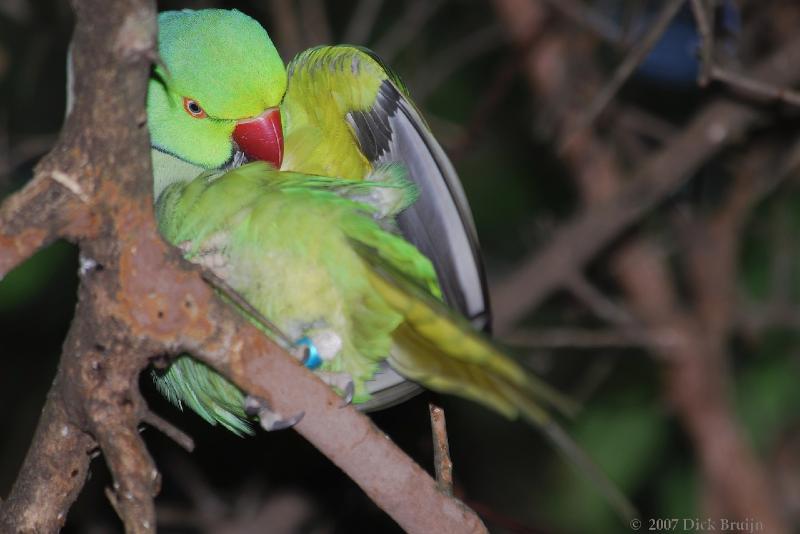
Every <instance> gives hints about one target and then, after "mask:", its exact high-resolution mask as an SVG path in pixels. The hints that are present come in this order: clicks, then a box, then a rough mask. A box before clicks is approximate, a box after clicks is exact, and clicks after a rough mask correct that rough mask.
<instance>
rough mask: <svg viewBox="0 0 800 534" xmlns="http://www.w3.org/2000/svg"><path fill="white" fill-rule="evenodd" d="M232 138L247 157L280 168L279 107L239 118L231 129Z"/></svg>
mask: <svg viewBox="0 0 800 534" xmlns="http://www.w3.org/2000/svg"><path fill="white" fill-rule="evenodd" d="M233 140H234V141H235V142H236V144H237V145H239V149H240V150H241V151H242V152H244V154H245V156H247V159H249V160H251V161H252V160H261V161H266V162H269V163H271V164H272V165H274V166H275V168H276V169H280V168H281V162H283V127H282V125H281V111H280V109H278V108H269V109H268V110H266V111H264V113H262V114H261V115H259V116H258V117H253V118H252V119H242V120H240V121H239V122H237V123H236V128H235V129H234V130H233Z"/></svg>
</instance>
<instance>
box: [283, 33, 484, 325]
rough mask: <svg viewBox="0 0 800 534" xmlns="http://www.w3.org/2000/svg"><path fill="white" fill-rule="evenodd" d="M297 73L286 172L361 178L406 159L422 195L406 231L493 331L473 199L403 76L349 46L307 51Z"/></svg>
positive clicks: (468, 311) (461, 306)
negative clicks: (374, 169)
mask: <svg viewBox="0 0 800 534" xmlns="http://www.w3.org/2000/svg"><path fill="white" fill-rule="evenodd" d="M288 70H289V85H288V89H287V93H286V96H285V98H284V102H283V105H282V111H283V113H284V117H285V129H286V158H287V159H286V161H285V162H284V166H283V168H284V169H289V170H296V171H300V172H306V173H311V174H322V175H326V176H338V177H344V178H350V179H356V180H358V179H362V178H364V177H365V176H366V175H367V174H368V173H369V172H370V171H371V170H372V169H373V168H374V167H375V166H376V165H380V164H385V163H401V164H402V165H403V167H404V168H405V169H406V170H407V172H408V179H409V180H410V181H411V182H412V183H414V184H415V185H416V186H417V188H418V189H419V191H420V198H419V200H418V201H417V202H416V203H414V205H412V206H411V207H410V208H409V209H407V210H406V211H405V212H403V213H402V214H401V215H400V216H399V217H398V224H399V227H400V230H401V232H402V233H403V235H404V236H405V237H406V239H408V240H409V241H410V242H412V243H413V244H414V245H415V246H417V248H418V249H419V250H420V251H421V252H422V253H423V254H425V255H426V256H427V257H428V258H430V259H431V261H432V262H433V264H434V266H435V268H436V272H437V273H438V275H439V283H440V285H441V287H442V292H443V294H444V298H445V301H446V302H447V303H448V304H450V305H451V306H452V307H453V308H454V309H456V310H458V311H460V312H461V313H462V314H463V315H464V316H466V317H467V318H469V319H470V320H471V321H472V323H473V324H474V325H475V326H477V327H478V328H484V327H486V326H487V325H488V322H489V304H488V296H487V295H488V292H487V288H486V281H485V276H484V272H483V266H482V264H481V259H480V251H479V246H478V239H477V234H476V231H475V225H474V223H473V221H472V216H471V213H470V209H469V206H468V204H467V200H466V196H465V195H464V192H463V189H462V187H461V183H460V182H459V179H458V176H457V175H456V172H455V170H454V168H453V166H452V164H451V163H450V161H449V159H448V158H447V156H446V154H445V153H444V151H443V150H442V148H441V147H440V146H439V143H437V142H436V139H435V138H434V137H433V135H432V134H431V132H430V130H429V128H428V126H427V125H426V124H425V121H424V120H423V118H422V116H421V114H420V113H419V111H418V110H417V108H416V107H415V106H414V104H413V102H412V101H411V99H410V96H409V94H408V91H407V90H406V88H405V86H404V85H403V84H402V82H401V81H400V78H399V77H398V76H397V75H396V74H395V73H394V72H393V71H391V70H390V69H389V68H388V67H386V65H384V64H383V62H382V61H381V60H380V59H379V58H378V57H377V56H376V55H375V54H374V53H372V52H370V51H369V50H367V49H365V48H359V47H354V46H346V45H342V46H322V47H317V48H311V49H309V50H306V51H304V52H302V53H300V54H299V55H298V56H297V57H295V58H294V60H292V62H291V63H290V64H289V67H288Z"/></svg>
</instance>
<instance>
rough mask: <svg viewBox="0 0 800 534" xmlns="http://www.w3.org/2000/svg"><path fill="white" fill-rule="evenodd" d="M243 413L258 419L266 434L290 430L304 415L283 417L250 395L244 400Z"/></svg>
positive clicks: (259, 399) (267, 404)
mask: <svg viewBox="0 0 800 534" xmlns="http://www.w3.org/2000/svg"><path fill="white" fill-rule="evenodd" d="M244 412H245V413H246V414H247V415H249V416H250V417H258V422H259V424H260V425H261V428H263V429H264V430H266V431H267V432H272V431H273V430H283V429H285V428H291V427H293V426H294V425H296V424H297V423H299V422H300V421H301V420H302V419H303V416H305V414H306V413H305V412H300V413H297V414H295V415H293V416H292V417H283V416H282V415H281V414H280V413H278V412H276V411H274V410H273V409H272V408H270V406H269V403H268V402H267V401H266V399H262V398H261V397H254V396H252V395H248V396H247V397H246V398H245V401H244Z"/></svg>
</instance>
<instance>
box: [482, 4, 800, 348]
mask: <svg viewBox="0 0 800 534" xmlns="http://www.w3.org/2000/svg"><path fill="white" fill-rule="evenodd" d="M495 5H496V6H497V7H498V12H499V13H500V14H501V15H502V16H503V17H504V20H505V22H506V24H507V25H508V27H509V29H510V30H511V36H512V38H513V39H514V41H515V42H517V43H525V42H529V40H530V39H531V36H530V35H528V34H527V32H528V30H527V26H525V25H523V24H520V21H524V20H525V19H526V16H523V15H522V13H525V12H527V11H529V10H532V9H534V7H531V5H530V4H529V3H528V2H526V1H524V0H495ZM535 9H540V8H538V7H536V8H535ZM537 57H538V56H534V55H533V54H529V55H528V60H527V63H528V69H527V73H528V75H529V76H536V73H537V72H538V71H539V69H540V68H541V65H540V64H539V63H538V59H537ZM798 63H800V38H797V37H796V38H794V39H792V40H791V41H789V42H787V43H786V44H785V45H784V46H783V47H781V48H780V49H779V50H778V51H777V52H775V53H774V54H773V55H772V56H770V57H769V58H767V59H766V60H764V61H762V62H761V63H760V64H759V65H757V66H755V67H753V68H752V69H751V70H752V72H753V76H754V77H755V78H757V79H759V80H763V81H765V82H767V83H773V84H776V85H791V84H792V83H795V82H797V81H798V80H800V70H798V69H790V68H786V65H797V64H798ZM534 81H535V80H534ZM762 117H763V115H762V114H761V113H759V112H758V111H757V110H755V109H754V108H753V107H751V106H748V105H746V104H744V103H740V102H735V101H730V100H727V99H718V100H716V101H714V102H712V103H710V104H708V105H707V106H706V107H705V108H704V109H703V110H701V111H700V112H699V113H698V114H697V115H696V116H695V118H694V119H693V120H692V121H691V122H690V123H689V124H688V125H687V126H686V127H685V128H684V129H683V130H682V131H681V132H680V133H679V134H678V135H676V136H675V137H674V138H673V139H672V140H671V141H670V142H669V143H668V144H667V145H665V146H664V147H663V148H662V149H661V150H659V151H658V152H656V153H655V154H653V155H652V156H650V157H649V158H648V159H647V160H646V161H645V162H643V163H642V164H641V166H640V167H639V168H638V169H637V170H636V171H634V172H633V173H632V176H631V178H630V179H628V180H624V185H623V186H622V187H621V188H620V190H619V191H618V193H616V194H615V195H614V196H613V197H610V198H608V199H606V200H604V201H603V202H600V203H597V204H593V205H591V206H587V207H586V208H585V209H584V210H583V211H581V212H580V213H578V214H577V215H576V216H575V217H574V218H573V219H572V220H571V221H568V222H566V223H565V224H563V225H562V226H561V228H559V229H557V230H556V231H555V232H554V235H553V237H552V238H551V240H550V242H549V243H548V244H546V245H545V246H544V247H543V248H541V249H540V250H538V251H536V252H533V253H531V254H530V255H529V256H528V257H527V258H526V259H524V260H522V262H521V264H520V266H519V267H518V268H517V269H516V270H515V271H514V272H512V273H510V274H509V275H508V276H506V277H505V278H504V279H502V281H501V282H500V283H499V284H497V285H496V286H495V287H494V288H493V290H492V300H493V301H494V302H495V307H494V308H495V314H494V317H495V319H494V320H495V325H496V330H497V331H498V332H500V333H502V332H504V331H506V332H507V331H509V329H510V328H511V327H512V325H513V323H514V322H516V321H517V320H519V319H520V318H522V317H523V316H524V315H525V313H527V312H528V311H529V310H531V309H533V308H535V307H536V306H537V305H539V304H540V303H541V302H542V301H543V300H544V299H546V298H547V297H548V296H550V295H551V294H552V293H553V292H555V291H556V290H558V289H559V288H561V287H563V285H564V284H565V283H566V281H567V280H568V279H569V277H570V276H572V274H571V273H574V272H575V271H579V270H581V269H582V267H583V266H584V265H585V264H586V263H587V262H588V261H590V260H591V259H592V258H594V257H595V256H596V255H597V254H598V253H599V252H600V251H602V250H603V249H604V248H605V247H606V246H607V245H608V244H609V243H610V242H611V241H613V240H614V239H615V238H616V237H618V236H619V235H620V234H621V233H622V232H623V231H624V230H625V229H627V228H628V227H630V226H631V225H632V224H635V223H636V222H637V221H638V220H639V219H640V218H641V217H642V216H643V215H644V214H646V213H648V212H649V210H651V209H652V208H653V206H655V205H657V204H659V203H660V202H662V201H663V200H664V199H665V198H667V197H668V196H669V195H670V194H672V193H673V192H674V191H675V190H676V189H677V188H679V187H680V186H681V185H682V184H683V183H685V181H686V180H687V179H689V177H690V176H691V175H692V173H693V172H694V171H696V170H697V169H698V168H699V167H700V166H701V165H702V164H703V163H704V162H705V161H707V160H708V159H709V158H710V157H712V156H713V155H714V154H716V153H718V152H719V151H720V150H721V149H722V148H723V147H724V146H726V145H728V144H729V143H733V142H736V141H737V140H738V139H740V138H741V136H742V135H743V134H744V133H745V132H746V131H747V130H748V129H750V128H752V127H754V126H755V125H756V124H757V123H758V121H759V120H760V119H761V118H762ZM565 124H569V121H568V122H566V123H565ZM580 141H581V140H580V139H577V140H576V141H575V142H573V143H571V144H570V145H571V146H570V148H569V150H570V152H574V153H578V154H581V153H586V152H587V149H586V146H585V143H582V142H580Z"/></svg>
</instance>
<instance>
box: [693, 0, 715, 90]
mask: <svg viewBox="0 0 800 534" xmlns="http://www.w3.org/2000/svg"><path fill="white" fill-rule="evenodd" d="M691 5H692V13H694V20H695V23H696V24H697V31H698V33H699V34H700V61H701V64H700V73H699V77H698V83H699V84H700V86H701V87H705V86H706V85H708V82H709V81H710V80H711V67H712V66H713V64H714V0H710V1H709V0H691Z"/></svg>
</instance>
